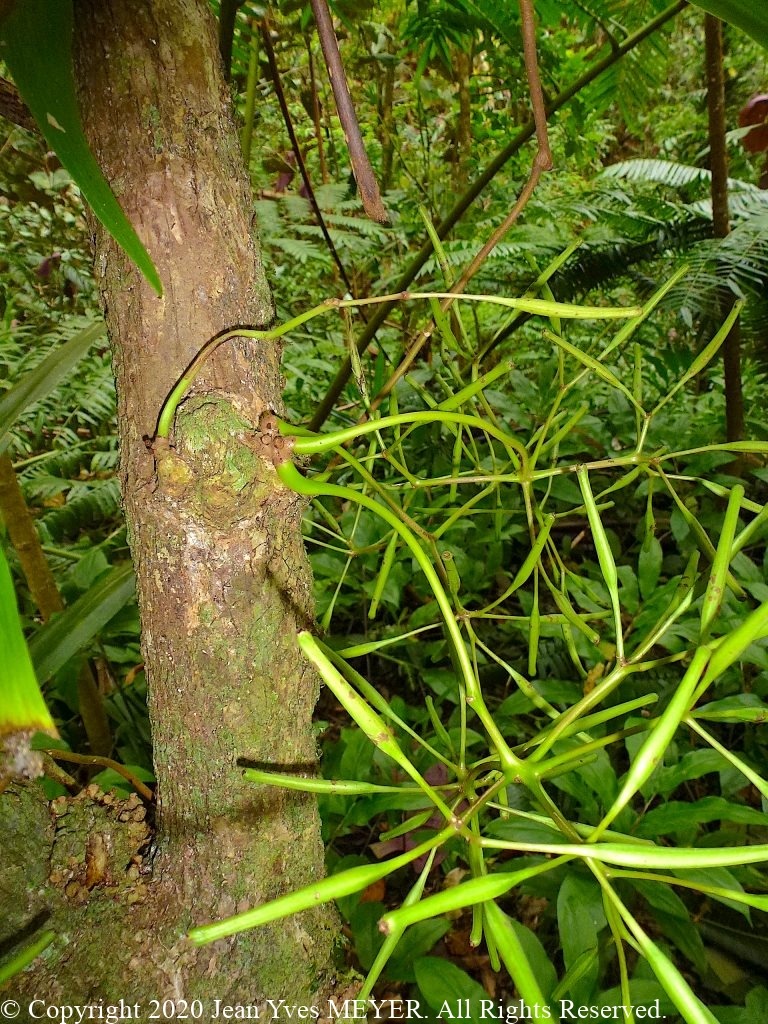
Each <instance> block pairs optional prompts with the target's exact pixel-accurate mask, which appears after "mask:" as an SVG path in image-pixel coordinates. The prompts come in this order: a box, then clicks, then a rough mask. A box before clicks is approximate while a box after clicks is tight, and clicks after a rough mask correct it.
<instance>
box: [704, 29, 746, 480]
mask: <svg viewBox="0 0 768 1024" xmlns="http://www.w3.org/2000/svg"><path fill="white" fill-rule="evenodd" d="M704 42H705V50H706V71H707V130H708V133H709V168H710V170H711V172H712V228H713V230H714V234H715V238H725V237H726V235H727V234H728V233H729V232H730V230H731V224H730V212H729V209H728V152H727V149H726V141H725V133H726V128H727V125H726V120H725V78H724V75H723V23H722V22H721V21H720V20H719V19H718V18H716V17H715V16H714V15H712V14H705V15H704ZM718 295H719V306H720V308H721V311H722V315H723V317H725V315H726V314H727V313H728V311H729V310H730V308H731V307H732V306H733V303H734V301H735V297H734V295H733V293H732V292H731V291H729V289H728V288H720V289H719V292H718ZM722 351H723V375H724V378H725V420H726V436H727V438H728V440H729V441H740V440H741V439H742V438H743V436H744V396H743V393H742V386H741V336H740V329H739V321H738V320H736V322H735V323H734V325H733V327H732V328H731V329H730V331H729V332H728V337H727V338H726V339H725V341H724V342H723V349H722ZM736 466H737V464H735V465H734V469H735V468H736Z"/></svg>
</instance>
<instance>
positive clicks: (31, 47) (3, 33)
mask: <svg viewBox="0 0 768 1024" xmlns="http://www.w3.org/2000/svg"><path fill="white" fill-rule="evenodd" d="M72 26H73V13H72V0H15V3H13V5H12V7H11V10H10V12H9V13H8V14H7V15H6V16H5V18H3V20H2V21H1V22H0V58H2V60H4V61H5V62H6V63H7V65H8V67H9V68H10V70H11V74H12V75H13V79H14V81H15V83H16V85H17V87H18V90H19V92H20V93H21V96H22V98H23V100H24V102H25V103H26V104H27V106H28V107H29V109H30V110H31V112H32V116H33V117H34V119H35V121H36V122H37V125H38V127H39V129H40V131H41V132H42V134H43V137H44V138H45V141H46V142H47V143H48V145H49V146H50V147H51V149H52V150H53V151H54V153H55V154H56V156H57V157H58V158H59V160H61V162H62V163H63V164H64V166H65V167H66V169H67V170H68V171H69V173H70V174H71V175H72V177H73V178H74V180H75V181H76V182H77V185H78V187H79V188H80V191H81V192H82V194H83V197H84V199H85V200H86V202H87V203H88V205H89V206H90V207H91V209H92V210H93V212H94V213H95V214H96V216H97V217H98V218H99V220H100V221H101V223H102V224H103V225H104V227H105V228H106V229H107V231H109V233H110V234H111V235H112V237H113V238H114V239H115V241H116V242H117V243H118V245H120V246H121V247H122V248H123V249H124V250H125V252H126V253H127V254H128V255H129V256H130V257H131V259H132V260H133V261H134V263H135V264H136V266H137V267H138V268H139V270H141V272H142V274H143V275H144V276H145V277H146V279H147V281H148V282H149V283H150V284H151V285H152V287H153V288H154V289H155V291H156V292H157V294H158V295H162V292H163V289H162V285H161V284H160V278H159V276H158V273H157V270H156V269H155V266H154V264H153V263H152V260H151V259H150V257H149V255H148V253H147V250H146V249H145V248H144V246H143V245H142V243H141V241H140V240H139V237H138V235H137V234H136V232H135V231H134V230H133V228H132V227H131V224H130V222H129V220H128V218H127V217H126V215H125V214H124V213H123V211H122V209H121V208H120V205H119V204H118V202H117V200H116V199H115V197H114V195H113V194H112V191H111V189H110V187H109V185H108V184H107V182H106V180H105V178H104V175H103V174H102V173H101V169H100V168H99V165H98V164H97V163H96V160H95V159H94V156H93V154H92V153H91V151H90V149H89V147H88V143H87V142H86V139H85V135H84V134H83V126H82V122H81V121H80V111H79V108H78V105H77V96H76V93H75V79H74V76H73V74H72Z"/></svg>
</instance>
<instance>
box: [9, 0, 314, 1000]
mask: <svg viewBox="0 0 768 1024" xmlns="http://www.w3.org/2000/svg"><path fill="white" fill-rule="evenodd" d="M76 20H77V35H78V39H77V43H78V46H77V52H78V59H77V69H76V70H77V74H78V78H79V82H80V84H81V92H82V98H81V108H82V110H83V114H84V120H85V122H86V131H87V134H88V135H89V137H90V140H91V144H92V146H93V149H94V151H95V153H96V156H97V158H98V159H99V161H100V163H101V166H102V168H103V169H104V171H105V174H106V176H107V178H108V180H109V181H110V183H111V184H112V187H113V189H114V190H115V193H116V194H117V196H118V199H119V200H120V201H121V203H122V205H123V207H124V208H125V210H126V212H127V214H128V216H129V217H130V219H131V220H132V222H133V224H134V226H135V227H136V229H137V231H138V233H139V235H140V237H141V238H142V240H143V241H144V243H145V245H146V246H147V248H148V250H149V252H150V254H151V256H152V258H153V260H154V261H155V265H156V266H157V268H158V271H159V274H160V277H161V280H162V282H163V288H164V295H163V297H162V298H158V297H157V296H155V295H154V293H153V292H152V291H151V290H150V288H149V287H148V286H147V284H146V283H145V282H144V281H143V279H142V278H141V277H140V275H139V273H138V271H137V270H136V269H135V268H134V267H133V266H132V265H131V264H130V262H129V261H128V260H127V259H126V258H125V256H124V255H123V254H122V253H121V252H119V251H118V250H117V249H116V247H115V246H114V244H113V243H112V242H111V241H110V240H109V239H108V238H107V237H106V235H105V233H104V232H103V231H102V230H101V229H99V230H98V231H97V232H96V234H95V248H96V272H97V277H98V280H99V284H100V288H101V291H102V296H103V301H104V306H105V311H106V317H107V323H108V326H109V330H110V337H111V343H112V346H113V353H114V365H115V374H116V380H117V388H118V419H119V434H120V442H121V478H122V486H123V499H124V506H125V514H126V519H127V523H128V529H129V539H130V543H131V549H132V554H133V558H134V564H135V569H136V578H137V593H138V599H139V606H140V611H141V617H142V629H143V639H142V644H143V653H144V659H145V665H146V672H147V679H148V685H149V704H150V718H151V723H152V732H153V743H154V757H155V770H156V775H157V793H158V806H157V821H156V835H155V843H154V847H153V857H152V858H151V860H150V857H149V856H148V855H147V853H146V851H144V854H145V855H144V857H143V860H142V862H141V870H142V871H149V870H150V868H151V874H149V875H147V876H146V877H145V878H143V879H142V893H141V896H140V898H139V899H136V898H135V885H134V886H133V891H134V896H133V897H132V898H131V899H132V902H133V906H132V909H131V910H130V912H129V913H128V912H127V911H126V908H125V903H126V901H125V900H124V899H123V898H122V895H121V894H122V893H123V889H124V888H126V887H125V886H123V888H121V882H122V881H125V879H122V880H121V879H116V878H114V877H112V878H111V882H110V876H109V875H108V874H105V875H104V877H103V878H102V879H101V880H100V886H101V888H102V889H103V888H104V886H106V887H107V889H109V885H110V884H112V885H113V888H112V890H111V892H107V890H104V892H105V894H106V895H108V896H109V897H110V898H109V900H108V901H106V902H105V901H104V900H103V899H100V898H99V886H96V887H92V889H91V890H90V893H91V894H90V897H89V899H88V900H87V902H85V905H84V906H82V907H81V909H80V910H79V914H80V924H84V925H85V928H86V930H85V931H83V930H80V931H79V933H78V939H77V941H76V942H71V943H70V944H69V945H66V946H65V945H64V944H63V943H61V944H59V945H56V944H55V945H54V947H53V951H52V952H50V953H49V955H48V963H47V967H46V969H45V970H44V971H43V976H45V975H46V971H47V977H48V979H49V980H48V991H50V992H52V993H54V994H58V996H59V997H61V995H62V994H63V995H66V997H67V999H68V1000H69V1001H76V998H77V997H80V998H82V999H85V998H87V999H88V1000H91V1001H93V999H94V998H95V997H96V996H98V997H103V998H104V999H111V1000H115V999H120V998H124V999H127V1000H130V1001H132V1002H133V1001H134V999H139V1000H140V1001H143V1002H144V1003H145V1004H146V1003H147V1002H148V1000H150V999H152V998H157V999H163V998H165V997H169V998H175V999H179V998H184V999H187V1000H191V999H193V998H202V999H208V1000H210V999H212V998H214V997H215V998H218V999H222V1000H224V1001H229V1002H231V1003H258V1002H259V1001H260V1000H263V999H265V998H271V999H275V998H286V999H289V1000H292V1001H295V1002H299V1003H304V1004H306V1003H309V1002H310V1001H311V999H312V995H313V992H315V991H316V990H317V987H318V984H319V979H320V978H321V976H322V975H323V972H324V971H326V970H327V968H328V964H329V958H330V953H331V947H332V943H333V939H334V931H333V927H332V923H333V919H332V917H331V916H330V915H329V914H327V913H325V912H323V911H320V910H318V911H317V912H314V913H312V914H308V915H302V916H301V918H298V919H296V920H291V921H289V922H287V923H286V924H284V925H281V926H279V927H275V928H272V929H261V930H259V931H258V932H254V933H250V934H247V935H244V936H240V937H237V938H236V939H234V940H232V941H227V942H223V943H217V944H215V945H214V946H211V947H204V948H203V949H193V948H191V947H190V946H189V944H188V943H187V941H186V940H185V939H184V937H183V934H184V933H185V932H186V931H187V929H188V928H189V927H190V926H191V925H192V924H196V923H203V922H205V921H209V920H212V919H217V918H220V917H222V916H226V915H228V914H231V913H233V912H235V910H242V909H245V908H246V907H248V906H253V905H256V904H258V903H261V902H263V901H265V900H267V899H270V898H272V897H274V896H275V895H277V894H279V893H280V892H284V891H286V890H288V889H293V888H297V887H299V886H301V885H303V884H307V883H308V882H310V881H312V880H313V879H315V878H317V877H318V876H319V875H320V874H321V873H322V866H323V860H322V847H321V844H320V838H319V827H318V820H317V814H316V808H315V804H314V802H313V800H311V799H309V798H305V797H303V796H301V795H295V794H287V793H286V792H285V791H281V790H277V789H271V788H262V789H256V788H255V787H253V786H251V785H248V784H246V783H245V782H244V780H243V779H242V778H241V771H240V769H239V767H238V759H245V760H247V761H250V762H256V763H264V762H267V763H273V764H275V763H277V764H280V765H301V766H311V765H312V764H314V762H315V761H316V750H315V745H314V741H313V737H312V732H311V712H312V708H313V706H314V703H315V700H316V696H317V693H316V690H317V683H316V679H315V677H314V675H313V674H312V673H311V672H310V671H308V669H307V667H306V665H305V664H304V663H303V661H302V659H301V657H300V656H299V653H298V649H297V646H296V642H295V634H296V630H297V625H298V624H301V625H305V624H306V623H307V621H309V619H310V617H311V600H310V579H309V574H308V568H307V564H306V560H305V557H304V553H303V548H302V543H301V535H300V515H301V507H300V505H299V504H298V503H297V502H296V500H295V498H294V496H293V495H292V494H290V493H289V492H287V491H286V490H285V489H284V488H282V486H281V485H280V484H279V481H278V480H277V478H276V474H275V471H274V469H273V467H272V465H271V463H269V462H266V461H264V460H263V459H262V458H261V457H260V456H259V455H258V454H257V453H256V452H255V451H254V450H253V448H249V447H248V445H247V443H246V442H247V440H248V436H249V434H250V433H252V432H253V431H254V430H257V429H258V422H259V416H260V414H262V413H263V412H264V411H265V410H267V409H272V410H276V411H277V410H279V403H280V390H281V377H280V371H279V352H278V351H277V349H276V347H274V346H268V345H265V344H259V343H253V342H250V343H249V342H245V341H243V342H239V343H237V344H230V343H228V344H226V345H223V346H222V347H221V348H220V349H219V351H218V353H217V355H216V357H215V358H214V359H213V360H212V361H211V364H210V368H209V369H207V370H206V371H205V372H204V374H203V375H201V378H200V379H199V381H198V382H197V383H196V385H195V388H194V390H193V393H192V395H191V396H190V397H189V399H188V400H187V401H186V402H185V403H184V404H183V405H182V407H181V409H180V413H179V416H178V418H177V424H176V430H175V438H174V447H172V448H171V449H168V450H161V449H158V448H157V447H155V448H153V446H152V444H151V443H150V441H149V439H151V438H152V437H153V435H154V432H155V425H156V421H157V416H158V412H159V410H160V408H161V405H162V403H163V400H164V398H165V397H166V395H167V394H168V392H169V390H170V388H171V387H172V385H173V384H174V382H175V381H176V379H177V378H178V377H179V376H180V374H181V372H182V371H183V369H184V368H185V367H186V366H187V365H188V364H189V362H190V361H191V359H192V357H193V356H194V354H195V353H196V352H197V350H198V349H199V348H200V347H201V345H202V344H203V343H204V342H205V341H206V340H207V339H208V338H210V337H212V336H214V335H216V334H218V333H219V332H221V331H222V330H224V329H227V328H231V327H234V326H237V325H247V326H257V327H258V326H263V325H265V324H266V323H267V322H269V320H270V318H271V316H272V308H271V300H270V295H269V291H268V287H267V284H266V281H265V277H264V272H263V268H262V265H261V260H260V255H259V249H258V245H257V243H256V241H255V239H254V237H253V234H252V225H251V207H250V196H249V191H248V187H247V183H246V181H245V178H244V172H243V167H242V159H241V155H240V151H239V146H238V141H237V136H236V133H235V131H234V126H233V124H232V122H231V118H230V111H229V96H228V93H227V90H226V88H225V86H224V82H223V77H222V74H221V65H220V62H219V60H218V56H217V45H216V38H215V33H214V27H213V25H212V22H211V18H210V14H209V10H208V5H207V4H206V3H205V2H204V0H134V2H131V3H127V2H124V0H80V2H78V3H77V4H76ZM105 842H106V840H105ZM107 845H109V844H107ZM134 864H138V860H134ZM118 869H119V866H117V867H116V869H115V870H116V871H117V870H118ZM134 874H135V872H134ZM128 881H133V882H135V878H134V879H133V880H128ZM126 884H127V883H126ZM127 888H128V889H130V888H131V886H130V885H127ZM80 903H83V900H82V894H81V896H80ZM69 926H70V928H71V927H72V922H71V921H70V923H69ZM105 951H106V952H105ZM43 976H41V975H38V976H37V977H36V979H35V980H34V982H33V983H32V985H31V987H30V985H26V991H27V993H28V994H29V993H35V994H38V995H39V993H40V991H41V988H40V986H41V985H43V984H44V980H43ZM59 1001H61V999H60V998H59Z"/></svg>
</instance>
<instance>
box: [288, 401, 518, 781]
mask: <svg viewBox="0 0 768 1024" xmlns="http://www.w3.org/2000/svg"><path fill="white" fill-rule="evenodd" d="M380 422H381V421H379V423H380ZM277 472H278V475H279V477H280V479H281V480H282V481H283V483H284V484H285V485H286V487H290V488H291V490H293V491H296V492H297V493H298V494H304V495H307V496H309V497H317V496H319V495H327V496H328V497H336V498H341V499H342V500H343V501H352V502H354V503H355V504H357V505H362V506H363V507H364V508H367V509H368V510H369V511H371V512H373V513H375V514H376V515H377V516H379V517H380V518H381V519H383V520H384V521H385V522H386V523H387V524H388V525H389V526H391V527H392V529H393V530H396V531H397V533H398V534H399V535H400V536H401V537H402V539H403V541H404V542H405V543H406V544H407V545H408V547H409V548H410V550H411V553H412V554H413V556H414V558H415V559H416V561H417V562H418V563H419V566H420V568H421V570H422V572H423V573H424V575H425V577H426V579H427V582H428V583H429V586H430V588H431V589H432V592H433V593H434V595H435V600H436V601H437V604H438V607H439V609H440V612H441V614H442V616H443V621H444V622H445V628H446V630H447V632H448V635H449V637H450V640H451V644H452V646H453V649H454V651H455V654H456V659H457V661H458V664H459V667H460V670H461V675H462V677H463V680H464V685H465V687H466V692H467V702H468V703H469V704H471V705H472V708H473V710H474V711H475V714H476V715H477V717H478V718H479V719H480V721H481V722H482V724H483V726H484V728H485V730H486V732H487V733H488V735H489V737H490V739H491V742H492V743H493V744H494V746H495V747H496V750H497V752H498V755H499V759H500V761H501V763H502V765H503V766H504V768H505V770H506V771H507V772H509V773H510V774H512V775H514V776H515V777H517V778H519V779H520V781H522V782H525V783H526V784H527V785H530V784H531V783H532V782H533V781H534V776H533V774H532V773H531V772H530V771H529V770H528V769H527V768H526V766H525V765H524V763H523V762H522V761H521V760H520V759H519V758H517V757H516V756H515V755H514V754H513V753H512V751H511V750H510V748H509V745H508V744H507V742H506V740H505V739H504V737H503V736H502V734H501V731H500V730H499V728H498V726H497V725H496V723H495V722H494V720H493V717H492V716H491V714H490V712H489V711H488V708H487V707H486V705H485V701H484V699H483V695H482V692H481V690H480V683H479V681H478V679H477V677H476V675H475V672H474V669H473V668H472V663H471V661H470V658H469V653H468V652H467V648H466V645H465V643H464V640H463V639H462V636H461V630H460V629H459V625H458V623H457V621H456V617H455V615H454V614H453V608H452V607H451V602H450V600H449V598H448V595H447V594H446V592H445V589H444V587H443V584H442V582H441V580H440V578H439V576H438V575H437V572H436V571H435V569H434V566H433V565H432V563H431V562H430V560H429V558H428V557H427V555H426V553H425V552H424V549H423V548H422V547H421V545H420V544H419V542H418V541H417V540H416V538H415V537H414V536H413V534H412V533H411V531H410V530H409V529H407V528H406V527H405V526H404V525H403V523H401V521H400V520H399V519H398V517H397V516H396V515H395V514H394V512H392V510H391V509H389V508H387V506H386V505H382V504H380V503H379V502H378V501H375V500H374V499H373V498H371V497H370V496H369V495H367V494H363V493H361V492H360V491H355V490H353V489H352V488H351V487H342V486H340V485H338V484H329V483H326V482H324V481H323V482H320V481H316V480H312V479H308V478H306V477H303V476H302V475H301V473H299V471H298V469H297V468H296V466H295V465H294V464H293V463H292V462H283V463H282V464H281V465H279V466H278V467H277Z"/></svg>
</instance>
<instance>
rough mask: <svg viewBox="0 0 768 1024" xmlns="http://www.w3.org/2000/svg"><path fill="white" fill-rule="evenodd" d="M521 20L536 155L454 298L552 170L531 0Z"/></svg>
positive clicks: (414, 351) (404, 363) (420, 342)
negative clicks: (515, 194)
mask: <svg viewBox="0 0 768 1024" xmlns="http://www.w3.org/2000/svg"><path fill="white" fill-rule="evenodd" d="M520 18H521V24H522V36H523V56H524V60H525V71H526V75H527V77H528V89H529V91H530V95H531V106H532V108H533V120H534V124H535V127H536V141H537V143H538V145H537V148H536V155H535V156H534V158H533V164H532V166H531V172H530V174H529V175H528V180H527V181H526V183H525V185H524V186H523V188H522V189H521V191H520V195H519V196H518V198H517V202H516V203H515V205H514V206H513V207H512V209H511V210H510V211H509V213H508V214H507V216H506V217H505V218H504V220H503V221H502V222H501V224H500V225H499V226H498V227H497V228H496V230H495V231H494V232H493V234H492V235H491V236H490V238H489V239H488V241H487V242H486V243H485V245H483V247H482V248H481V249H480V251H479V252H478V253H477V254H476V255H475V257H474V258H473V260H472V262H471V263H470V264H469V266H468V267H466V269H465V270H464V272H463V273H462V275H461V277H460V278H459V279H458V281H456V283H455V284H454V285H453V286H452V287H451V289H450V290H451V291H452V292H453V293H454V294H455V295H456V296H457V297H458V296H459V295H460V294H461V293H462V292H463V291H464V289H465V288H466V287H467V285H468V284H469V282H470V281H471V280H472V278H473V277H474V276H475V274H476V273H477V272H478V270H479V269H480V268H481V267H482V265H483V263H485V261H486V260H487V259H488V257H489V255H490V254H491V253H492V252H493V250H494V249H495V248H496V246H497V245H498V244H499V242H500V241H501V240H502V238H503V237H504V236H505V235H506V233H507V232H508V231H509V229H510V228H511V227H512V225H513V224H514V223H515V221H516V220H517V219H518V217H519V216H520V214H521V213H522V211H523V210H524V209H525V206H526V204H527V203H528V200H529V199H530V198H531V196H532V195H533V192H534V190H535V188H536V186H537V185H538V183H539V179H540V178H541V175H542V174H543V172H544V171H548V170H549V169H550V168H551V167H552V151H551V150H550V148H549V136H548V134H547V111H546V107H545V105H544V94H543V92H542V89H541V79H540V77H539V65H538V61H537V59H536V20H535V14H534V11H533V3H532V0H520ZM454 302H455V299H452V298H451V299H443V300H442V302H441V303H440V307H441V309H442V310H443V312H445V311H447V310H448V309H450V307H451V306H452V305H453V303H454ZM432 331H433V326H432V323H430V324H429V326H428V327H426V328H425V329H424V330H423V331H422V332H421V333H420V335H419V336H418V338H417V339H416V341H415V342H414V344H413V345H411V346H410V348H409V349H408V351H407V353H406V354H405V356H404V357H403V359H402V360H401V361H400V364H399V366H398V367H397V369H396V370H395V372H394V373H393V374H392V376H391V377H390V378H389V380H388V381H387V383H386V384H385V385H384V387H383V388H382V389H381V391H380V393H379V394H378V395H377V396H376V397H375V398H374V400H373V403H372V406H373V407H374V408H375V407H376V406H377V405H378V404H379V403H380V402H381V400H382V399H383V398H384V397H385V396H386V395H388V394H389V393H390V391H391V390H392V388H393V387H394V386H395V384H396V383H397V382H398V381H399V380H400V379H401V377H402V376H403V375H404V374H405V373H406V372H407V370H408V368H409V367H410V366H411V364H412V363H413V361H414V359H415V358H416V356H417V355H418V353H419V351H420V350H421V349H422V348H423V346H424V345H425V343H426V342H427V341H428V340H429V338H430V337H431V336H432Z"/></svg>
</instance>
